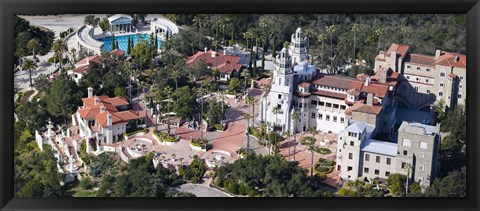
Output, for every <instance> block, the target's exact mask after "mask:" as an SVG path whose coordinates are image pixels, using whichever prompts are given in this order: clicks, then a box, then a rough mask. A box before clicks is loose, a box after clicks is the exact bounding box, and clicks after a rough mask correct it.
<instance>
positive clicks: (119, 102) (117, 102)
mask: <svg viewBox="0 0 480 211" xmlns="http://www.w3.org/2000/svg"><path fill="white" fill-rule="evenodd" d="M102 101H103V102H107V103H110V104H112V105H113V106H126V105H128V104H129V103H128V101H127V100H126V99H125V98H123V97H113V98H107V99H104V100H102Z"/></svg>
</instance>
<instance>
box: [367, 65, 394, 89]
mask: <svg viewBox="0 0 480 211" xmlns="http://www.w3.org/2000/svg"><path fill="white" fill-rule="evenodd" d="M385 72H387V81H386V83H385V84H386V85H395V84H396V83H397V81H398V77H399V76H400V73H397V72H394V71H393V70H392V69H390V68H388V69H386V68H385V67H380V68H379V69H378V70H377V72H376V73H375V75H374V76H372V78H371V79H372V80H374V81H376V82H379V80H380V77H381V74H382V73H385Z"/></svg>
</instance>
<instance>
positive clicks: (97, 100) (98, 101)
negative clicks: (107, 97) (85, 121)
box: [95, 97, 100, 105]
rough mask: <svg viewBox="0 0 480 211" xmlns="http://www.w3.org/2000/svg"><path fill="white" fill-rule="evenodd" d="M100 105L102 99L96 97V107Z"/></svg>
mask: <svg viewBox="0 0 480 211" xmlns="http://www.w3.org/2000/svg"><path fill="white" fill-rule="evenodd" d="M99 103H100V98H98V97H95V105H97V104H99Z"/></svg>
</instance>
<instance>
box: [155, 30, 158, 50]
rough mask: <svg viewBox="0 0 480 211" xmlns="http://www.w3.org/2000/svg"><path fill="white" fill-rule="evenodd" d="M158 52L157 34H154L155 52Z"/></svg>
mask: <svg viewBox="0 0 480 211" xmlns="http://www.w3.org/2000/svg"><path fill="white" fill-rule="evenodd" d="M157 50H158V33H155V51H157Z"/></svg>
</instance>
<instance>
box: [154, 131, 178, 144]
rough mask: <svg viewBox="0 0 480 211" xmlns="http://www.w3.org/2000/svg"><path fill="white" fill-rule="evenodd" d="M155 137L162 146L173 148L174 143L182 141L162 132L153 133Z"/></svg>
mask: <svg viewBox="0 0 480 211" xmlns="http://www.w3.org/2000/svg"><path fill="white" fill-rule="evenodd" d="M153 135H154V136H155V138H156V139H157V140H158V141H159V142H160V143H159V144H162V145H168V146H172V145H173V144H174V143H176V142H178V141H179V140H180V138H178V137H175V136H172V135H168V134H166V133H162V132H160V133H157V132H156V131H153Z"/></svg>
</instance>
